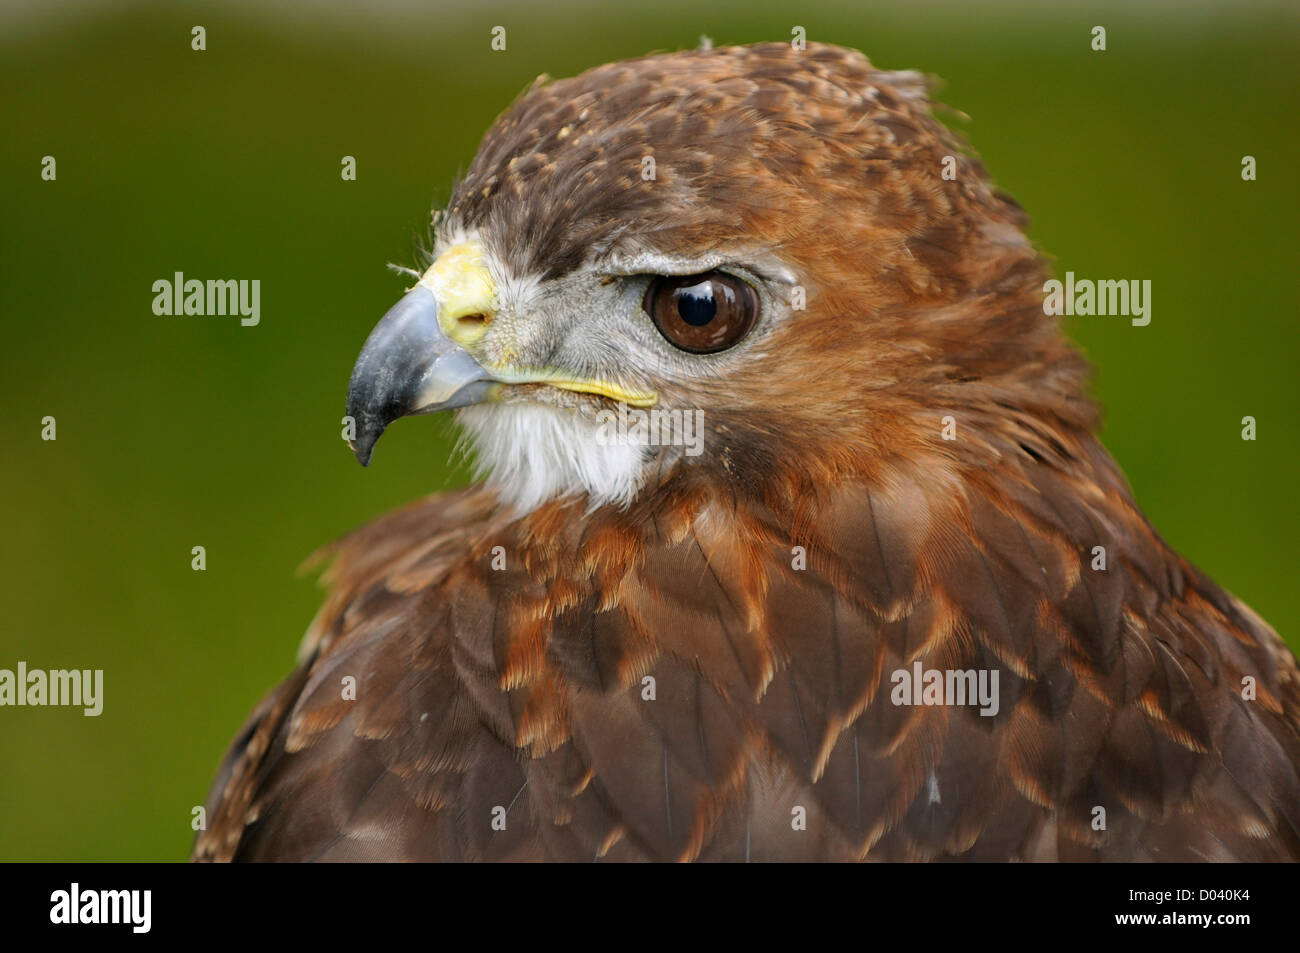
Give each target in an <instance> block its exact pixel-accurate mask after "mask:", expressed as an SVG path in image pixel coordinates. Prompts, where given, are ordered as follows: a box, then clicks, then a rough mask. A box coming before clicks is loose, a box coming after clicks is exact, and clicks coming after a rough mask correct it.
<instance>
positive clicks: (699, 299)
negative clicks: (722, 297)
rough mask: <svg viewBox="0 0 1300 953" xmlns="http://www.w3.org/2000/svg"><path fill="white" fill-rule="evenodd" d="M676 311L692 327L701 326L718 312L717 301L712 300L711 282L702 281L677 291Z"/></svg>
mask: <svg viewBox="0 0 1300 953" xmlns="http://www.w3.org/2000/svg"><path fill="white" fill-rule="evenodd" d="M677 313H678V314H679V315H681V318H682V320H683V321H685V322H686V323H687V324H689V325H691V326H693V327H697V328H700V327H703V326H704V325H706V324H708V323H709V322H710V321H712V320H713V318H714V316H715V315H716V314H717V313H718V303H717V302H716V301H714V300H713V288H712V282H709V281H702V282H700V283H699V284H698V285H694V286H692V287H690V288H682V289H681V290H680V291H679V292H678V293H677Z"/></svg>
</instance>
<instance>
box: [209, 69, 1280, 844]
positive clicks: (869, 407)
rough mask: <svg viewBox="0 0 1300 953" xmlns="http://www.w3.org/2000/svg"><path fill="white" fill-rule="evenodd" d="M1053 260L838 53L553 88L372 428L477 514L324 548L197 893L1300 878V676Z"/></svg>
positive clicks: (351, 397) (532, 100) (428, 514)
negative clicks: (456, 884)
mask: <svg viewBox="0 0 1300 953" xmlns="http://www.w3.org/2000/svg"><path fill="white" fill-rule="evenodd" d="M945 168H947V169H948V170H949V171H950V174H948V175H945V174H944V170H945ZM1025 224H1026V220H1025V216H1024V213H1023V212H1022V210H1021V209H1020V207H1019V206H1018V205H1016V204H1015V202H1014V201H1012V200H1011V199H1010V198H1008V197H1007V196H1006V195H1004V194H1002V193H1000V192H998V191H996V190H995V189H994V188H993V187H992V186H991V184H990V182H989V179H988V177H987V175H986V173H985V172H984V170H983V168H982V167H981V165H980V164H979V162H978V161H977V160H976V159H975V158H974V157H973V155H972V154H971V153H970V151H969V150H968V149H966V148H965V147H964V146H963V145H962V144H961V143H960V142H959V141H958V140H957V139H956V138H955V136H954V134H953V133H951V132H950V131H949V130H948V129H947V128H946V127H945V126H944V125H942V124H941V123H940V122H938V121H937V120H936V119H935V118H933V114H932V105H931V102H930V96H929V90H928V84H927V82H926V80H925V79H924V78H923V77H922V76H920V75H919V74H916V73H912V72H889V71H883V70H879V69H876V68H875V67H873V66H872V65H871V64H870V63H869V62H868V60H867V59H866V58H865V57H864V56H863V55H862V54H860V53H858V52H854V51H851V50H847V49H842V48H839V47H834V46H824V45H812V44H810V45H808V46H807V48H806V49H802V50H800V49H794V48H792V46H791V45H789V44H784V43H773V44H764V45H756V46H749V47H735V48H725V49H723V48H719V49H699V50H693V51H685V52H676V53H668V54H658V55H652V56H648V57H645V58H641V59H635V60H631V61H627V62H620V63H614V64H609V65H605V66H600V67H598V68H596V69H592V70H590V71H589V72H586V73H584V74H582V75H580V76H578V77H576V78H572V79H565V80H560V81H554V82H552V81H549V80H547V79H546V78H545V77H543V78H542V79H540V80H539V81H538V82H537V83H535V84H533V86H532V88H530V89H529V90H528V91H526V92H525V93H524V94H523V95H522V96H521V97H520V98H519V99H518V100H517V101H516V102H515V103H514V104H513V105H512V106H511V107H510V108H509V109H508V110H507V111H506V112H505V113H504V114H503V115H502V116H501V117H500V118H499V119H498V120H497V122H496V123H495V125H494V126H493V127H492V128H491V130H490V131H489V132H488V133H487V135H486V137H485V138H484V140H483V142H482V145H481V147H480V149H479V151H478V154H477V156H476V158H475V159H474V161H473V163H472V164H471V165H470V167H469V169H468V171H467V172H466V173H465V175H464V176H463V179H462V180H461V181H460V182H459V184H458V185H457V186H456V188H455V190H454V192H453V194H452V197H451V199H450V201H449V203H448V206H447V208H446V209H445V211H444V212H443V213H442V214H441V215H440V216H438V217H437V218H436V219H435V245H434V247H433V249H432V252H431V256H430V261H429V263H428V267H427V270H425V271H423V272H422V273H421V276H420V278H419V281H418V283H417V284H416V285H415V286H414V287H413V288H412V289H411V290H410V291H409V292H408V293H407V294H406V295H405V297H403V298H402V299H401V300H400V301H399V302H398V303H397V304H396V305H395V306H394V307H393V308H392V309H391V310H390V311H389V312H388V313H387V315H385V316H384V318H383V319H382V320H381V321H380V323H379V324H378V326H377V327H376V328H375V329H374V331H373V333H371V335H370V337H369V339H368V340H367V341H366V343H365V346H364V348H363V349H362V351H361V354H360V357H359V358H358V360H357V362H356V366H355V369H354V371H353V375H352V379H351V383H350V387H349V392H348V400H347V408H348V409H347V413H348V414H349V415H350V416H351V417H352V418H353V420H354V421H355V439H354V440H353V441H352V444H353V449H354V450H355V452H356V455H357V457H358V458H359V459H360V460H361V462H362V463H367V462H368V461H369V459H370V456H371V453H372V451H373V449H374V445H375V441H376V440H377V439H378V437H379V435H380V433H381V432H382V431H383V430H384V429H385V427H387V426H388V425H389V424H391V423H392V422H393V421H394V420H395V419H397V418H399V417H402V416H405V415H411V414H424V413H430V412H434V411H441V410H454V411H455V416H456V419H457V421H458V424H459V426H460V427H461V428H462V430H463V433H464V439H465V441H466V443H467V444H468V445H469V447H470V448H471V450H472V452H473V453H474V454H475V455H476V458H477V460H478V461H479V462H480V463H481V465H482V467H483V469H484V471H485V473H486V479H485V480H484V481H483V482H482V483H480V484H479V485H475V486H473V487H471V488H469V489H466V490H463V491H459V492H452V493H446V494H442V495H438V496H434V497H432V498H429V499H424V500H421V501H419V502H417V503H414V504H412V505H410V506H408V507H406V508H404V509H401V510H399V511H397V512H394V513H391V514H389V515H387V516H384V517H381V518H380V519H378V520H376V521H375V522H373V523H371V524H369V525H367V526H365V527H364V528H362V529H360V530H359V531H357V532H355V533H354V534H353V535H351V536H349V537H347V538H346V539H344V540H343V541H341V542H340V543H338V544H336V545H335V547H334V548H333V550H332V563H331V565H330V568H329V569H328V570H327V574H326V579H327V581H328V583H329V585H330V587H331V588H330V592H329V595H328V597H327V601H326V603H325V605H324V607H323V608H322V610H321V611H320V614H319V616H318V617H317V619H316V620H315V622H314V623H313V625H312V626H311V628H310V630H309V631H308V634H307V636H306V639H305V642H304V644H303V647H302V650H301V655H300V658H299V662H298V665H297V668H296V669H295V670H294V671H293V673H292V674H291V675H290V676H289V678H288V680H287V681H285V682H284V684H282V685H281V686H280V687H279V688H277V689H275V690H274V691H273V692H271V694H270V695H269V696H267V698H266V699H265V700H264V701H263V702H262V703H261V704H260V706H258V708H257V709H256V710H255V711H254V712H253V714H252V716H251V717H250V719H249V721H248V722H247V724H246V725H245V726H244V728H243V729H242V730H241V731H240V732H239V735H238V737H237V738H236V739H235V742H234V744H233V747H232V748H231V750H230V752H229V754H228V756H227V757H226V760H225V762H224V764H223V766H222V767H221V769H220V771H219V773H218V777H217V780H216V783H215V786H214V788H213V791H212V795H211V800H210V802H209V805H208V817H209V820H208V826H207V829H206V830H205V831H203V832H201V833H200V835H199V837H198V839H197V842H196V845H195V850H194V855H195V857H196V859H205V860H232V859H233V860H566V861H608V860H622V861H625V860H663V861H669V860H675V861H692V860H717V861H770V860H873V859H880V860H939V859H965V860H1033V861H1075V860H1198V859H1200V860H1228V859H1241V860H1245V859H1263V860H1277V859H1296V858H1297V857H1300V774H1298V768H1297V766H1298V765H1300V675H1298V673H1297V665H1296V660H1295V658H1294V656H1293V655H1292V654H1291V653H1290V651H1289V650H1288V649H1287V648H1286V647H1285V645H1284V643H1283V642H1282V641H1281V640H1280V639H1279V638H1278V636H1277V635H1276V633H1275V632H1274V631H1273V630H1272V629H1271V628H1270V627H1269V626H1268V625H1267V624H1266V623H1265V622H1264V621H1262V620H1261V619H1260V618H1259V617H1258V616H1257V615H1256V614H1255V613H1254V612H1252V611H1251V609H1249V608H1248V607H1247V606H1246V605H1244V604H1243V603H1242V602H1240V601H1239V600H1238V599H1236V598H1235V597H1233V596H1232V595H1230V594H1228V593H1227V592H1225V591H1224V590H1223V589H1222V588H1220V587H1219V586H1218V585H1216V584H1215V583H1214V582H1213V581H1211V580H1210V579H1209V578H1207V577H1206V576H1205V575H1204V574H1203V573H1201V572H1200V571H1198V570H1197V569H1196V568H1194V567H1193V566H1192V565H1190V564H1189V563H1188V562H1187V561H1186V560H1185V559H1183V558H1181V557H1180V556H1179V555H1178V554H1176V553H1175V552H1173V551H1172V550H1171V549H1170V548H1169V546H1168V545H1166V543H1165V542H1164V541H1163V540H1162V539H1161V537H1160V536H1159V535H1158V534H1157V532H1156V531H1155V530H1154V529H1153V528H1152V526H1151V524H1150V523H1149V522H1148V521H1147V519H1146V518H1145V517H1144V516H1143V514H1142V512H1141V511H1140V510H1139V509H1138V506H1137V504H1136V503H1135V502H1134V498H1133V494H1132V492H1131V491H1130V489H1129V487H1128V485H1127V484H1126V481H1125V479H1124V477H1123V475H1122V474H1121V472H1120V470H1119V468H1118V466H1117V465H1116V463H1115V462H1114V461H1113V460H1112V459H1111V457H1110V455H1109V454H1108V453H1107V451H1106V450H1105V449H1104V448H1103V447H1102V445H1101V444H1100V442H1099V441H1098V438H1097V436H1096V429H1097V423H1098V411H1097V409H1096V407H1095V405H1094V403H1093V402H1092V401H1091V400H1090V398H1089V397H1088V396H1087V384H1088V373H1089V372H1088V367H1087V365H1086V363H1085V361H1084V360H1083V358H1082V357H1081V356H1080V355H1079V354H1078V353H1077V352H1076V350H1075V349H1074V348H1073V347H1072V346H1071V345H1069V344H1068V343H1067V341H1066V340H1065V338H1064V335H1063V333H1062V331H1061V329H1060V327H1059V326H1058V321H1057V319H1056V318H1054V317H1050V316H1047V315H1046V314H1045V309H1044V282H1045V279H1047V277H1048V271H1047V266H1046V264H1045V262H1044V259H1043V258H1042V256H1041V255H1040V254H1039V252H1038V251H1037V250H1036V249H1035V248H1034V247H1033V246H1032V245H1031V244H1030V242H1029V241H1028V240H1027V239H1026V237H1025V233H1024V229H1025ZM696 424H698V425H699V427H698V429H693V428H694V426H695V425H696Z"/></svg>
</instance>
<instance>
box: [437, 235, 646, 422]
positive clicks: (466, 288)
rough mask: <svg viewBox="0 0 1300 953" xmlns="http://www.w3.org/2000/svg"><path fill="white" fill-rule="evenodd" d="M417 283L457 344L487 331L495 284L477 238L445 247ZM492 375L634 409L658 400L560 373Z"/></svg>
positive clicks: (517, 371) (470, 342) (502, 370)
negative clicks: (430, 295) (597, 397)
mask: <svg viewBox="0 0 1300 953" xmlns="http://www.w3.org/2000/svg"><path fill="white" fill-rule="evenodd" d="M419 284H421V285H423V286H424V287H425V288H428V289H429V290H430V291H431V292H433V296H434V297H435V298H436V299H437V300H438V324H439V325H441V326H442V330H443V333H444V334H446V335H447V337H449V338H451V339H452V340H453V341H455V342H456V343H457V344H459V345H461V346H462V347H470V346H471V345H473V344H475V343H477V342H478V341H479V340H480V339H481V338H482V337H483V335H484V334H486V333H487V328H488V324H489V323H490V321H491V319H492V317H493V315H494V314H495V311H496V284H495V283H494V282H493V280H492V274H491V272H490V271H489V270H488V267H487V264H486V261H485V253H484V250H483V246H482V245H481V244H480V243H479V242H464V243H463V244H460V245H453V246H452V247H451V248H448V249H447V250H446V251H445V252H443V253H442V254H441V255H439V256H438V260H437V261H435V262H434V263H433V264H432V265H431V266H429V270H428V271H426V272H425V273H424V275H423V276H421V278H420V281H419ZM471 315H482V316H483V318H484V320H482V321H462V320H461V319H462V318H466V317H470V316H471ZM493 373H494V376H496V378H497V380H499V381H501V382H503V383H509V384H550V385H551V386H552V387H558V388H560V389H561V390H571V391H578V392H579V393H584V394H599V395H600V396H602V397H608V398H609V399H610V400H617V401H622V402H623V403H625V404H630V405H632V406H635V407H652V406H654V405H655V404H656V403H658V402H659V395H658V394H656V393H654V392H653V391H650V392H648V393H647V392H641V391H632V390H628V389H627V388H624V387H621V386H619V385H618V384H615V383H613V382H611V381H601V380H591V381H582V380H573V379H571V378H569V377H567V376H565V375H564V373H563V372H562V371H556V370H533V369H528V370H525V369H522V368H520V369H515V370H512V369H510V368H501V367H498V368H495V369H494V371H493Z"/></svg>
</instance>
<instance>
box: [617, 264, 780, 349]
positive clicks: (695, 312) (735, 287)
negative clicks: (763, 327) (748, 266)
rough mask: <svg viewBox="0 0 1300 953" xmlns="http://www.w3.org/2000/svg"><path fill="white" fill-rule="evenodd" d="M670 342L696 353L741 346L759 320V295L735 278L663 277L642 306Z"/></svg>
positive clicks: (721, 275)
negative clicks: (742, 340) (741, 342)
mask: <svg viewBox="0 0 1300 953" xmlns="http://www.w3.org/2000/svg"><path fill="white" fill-rule="evenodd" d="M641 306H642V307H643V308H644V309H645V313H646V314H648V315H649V316H650V320H651V321H653V322H654V323H655V327H657V328H658V329H659V333H660V334H662V335H663V336H664V337H665V338H667V339H668V343H669V344H671V345H673V346H674V347H677V348H680V349H681V350H683V351H689V352H691V353H692V354H713V353H716V352H717V351H725V350H726V349H727V348H729V347H734V346H735V345H737V344H739V343H740V341H741V339H743V338H744V337H745V335H746V334H748V333H749V332H750V329H751V328H753V327H754V322H755V321H757V320H758V292H756V291H755V290H754V289H753V288H752V287H751V286H750V285H749V284H747V283H746V282H744V281H741V280H740V279H739V278H737V277H735V276H734V275H728V274H724V273H723V272H721V271H710V272H706V273H705V274H702V275H663V276H661V277H658V278H655V279H653V280H652V281H651V282H650V287H649V288H647V289H646V293H645V300H644V301H643V302H642V305H641Z"/></svg>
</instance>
